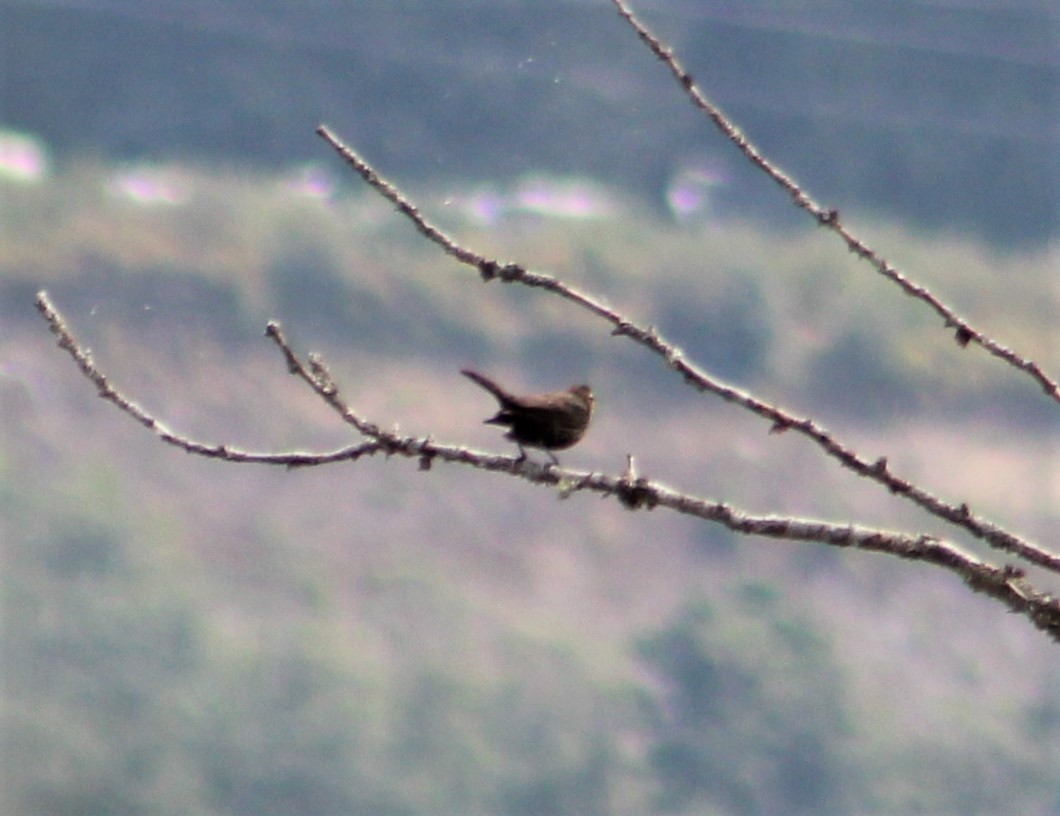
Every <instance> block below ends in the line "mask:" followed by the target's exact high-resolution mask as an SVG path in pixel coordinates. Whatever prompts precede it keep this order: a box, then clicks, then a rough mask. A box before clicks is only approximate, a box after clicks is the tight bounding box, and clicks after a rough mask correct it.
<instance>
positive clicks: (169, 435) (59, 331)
mask: <svg viewBox="0 0 1060 816" xmlns="http://www.w3.org/2000/svg"><path fill="white" fill-rule="evenodd" d="M36 305H37V311H38V312H40V313H41V315H42V316H43V317H44V319H45V320H46V321H47V322H48V327H49V328H50V329H51V331H52V334H54V335H55V336H56V337H58V338H59V348H61V349H63V350H64V351H66V352H67V354H69V355H70V356H71V357H72V358H73V360H74V362H75V363H76V364H77V367H78V368H79V369H80V370H81V373H82V374H84V375H85V376H86V377H87V378H88V379H90V380H91V381H92V382H93V383H94V384H95V386H96V393H97V394H98V395H99V396H100V397H101V398H103V399H105V400H106V401H107V402H109V403H111V404H113V405H115V406H117V407H118V409H119V410H121V411H122V413H124V414H127V415H128V416H131V417H132V418H133V419H135V420H136V421H137V422H139V423H140V424H141V425H143V426H144V427H145V428H147V429H148V430H149V431H151V432H152V433H154V434H155V435H156V436H157V437H158V438H159V439H161V440H162V441H163V442H166V443H167V444H170V445H173V446H174V447H177V448H180V449H181V450H183V451H186V452H188V453H194V454H197V455H199V456H205V457H206V458H208V459H223V460H224V461H226V462H253V463H256V464H264V465H282V466H284V467H287V468H296V467H307V466H310V465H324V464H331V463H333V462H347V461H349V462H352V461H356V460H357V459H360V458H361V457H362V456H371V455H372V454H375V453H378V452H379V451H380V450H381V446H380V444H379V443H378V442H375V441H369V442H365V443H362V444H360V445H351V446H348V447H345V448H339V449H338V450H334V451H329V452H326V453H310V452H305V451H290V452H287V453H257V452H253V451H245V450H241V449H239V448H234V447H232V446H231V445H225V444H221V445H211V444H208V443H206V442H200V441H198V440H195V439H191V438H190V437H187V436H182V435H181V434H178V433H176V432H175V431H171V430H170V429H169V428H167V427H166V426H165V425H164V424H163V423H162V422H160V421H159V420H158V419H156V418H155V417H154V416H152V415H151V414H150V413H148V412H147V411H145V410H144V409H143V408H141V407H140V406H139V405H137V404H136V403H135V402H133V401H132V400H131V399H129V398H128V397H126V396H125V395H124V394H122V393H121V392H120V391H119V390H118V389H117V388H115V387H114V386H112V385H111V384H110V381H109V380H108V379H107V376H106V375H105V374H104V373H103V372H102V371H100V370H99V369H98V368H97V367H96V364H95V362H94V361H93V360H92V355H91V354H90V353H89V351H88V350H87V349H86V348H85V347H84V346H82V345H81V344H80V343H78V342H77V340H76V339H75V338H74V336H73V334H72V333H71V331H70V329H69V328H68V327H67V325H66V321H64V320H63V317H62V315H61V314H59V311H58V310H57V309H56V308H55V306H54V304H52V302H51V298H49V297H48V293H47V292H38V293H37V300H36Z"/></svg>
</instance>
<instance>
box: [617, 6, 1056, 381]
mask: <svg viewBox="0 0 1060 816" xmlns="http://www.w3.org/2000/svg"><path fill="white" fill-rule="evenodd" d="M611 2H612V3H614V4H615V6H616V7H617V8H618V13H619V14H620V15H621V16H622V18H623V19H624V20H626V22H628V23H629V24H630V26H632V28H633V30H634V31H636V32H637V36H638V37H640V39H641V41H642V42H643V43H644V44H645V45H647V46H648V48H649V49H651V51H652V53H654V54H655V56H657V57H658V58H659V59H660V60H662V61H663V62H664V63H665V64H666V66H667V67H668V68H669V69H670V72H671V73H672V74H673V75H674V78H675V79H676V80H677V82H678V84H680V86H681V88H682V89H683V90H684V92H685V93H686V94H688V96H689V98H690V99H691V100H692V103H693V104H694V105H695V106H696V107H697V108H699V109H700V110H701V111H703V112H704V113H705V114H706V115H707V116H708V117H710V120H711V121H712V122H713V123H714V125H715V127H717V128H718V130H719V131H721V133H722V135H723V136H725V138H727V139H728V140H729V141H730V142H732V143H733V144H734V145H735V146H736V148H737V149H738V150H739V151H740V152H741V153H742V154H743V155H744V157H745V158H746V159H747V160H748V161H750V162H751V163H752V164H753V165H754V166H755V167H757V168H758V169H760V170H761V171H762V172H764V173H765V174H766V175H768V176H769V177H770V178H771V179H773V181H775V182H776V183H777V184H778V185H780V187H782V188H783V189H784V190H785V192H787V193H788V195H789V196H791V200H792V202H793V203H794V204H795V206H796V207H799V208H800V209H802V210H805V211H806V212H807V213H809V214H810V215H811V216H813V218H814V219H815V220H816V221H817V223H818V224H819V225H821V226H822V227H826V228H828V229H830V230H831V231H832V232H834V233H835V234H836V235H838V236H839V237H840V238H842V239H843V241H844V242H845V243H846V245H847V249H849V250H850V251H851V252H853V253H854V254H855V255H857V256H858V257H859V258H862V259H863V260H866V261H868V262H869V263H870V264H872V266H873V267H874V268H875V269H876V271H877V272H878V273H879V274H881V275H883V276H884V277H885V278H887V279H888V280H890V281H892V282H893V283H895V284H897V285H898V286H899V287H901V289H902V291H904V292H905V293H906V294H907V295H909V296H911V297H913V298H916V299H917V300H920V301H922V302H924V303H926V304H927V305H928V306H930V307H931V308H932V309H933V310H934V311H935V313H936V314H937V315H939V316H940V317H941V318H942V319H943V321H944V323H945V326H946V328H947V329H953V330H954V338H955V339H956V341H957V343H958V345H960V346H961V347H962V348H964V347H965V346H967V345H968V344H969V343H976V344H977V345H979V346H981V347H982V348H984V349H986V351H987V352H989V353H990V354H992V355H993V356H995V357H997V358H999V359H1001V360H1004V361H1005V362H1006V363H1008V364H1009V365H1011V366H1013V367H1015V368H1017V369H1019V370H1020V371H1023V372H1025V373H1026V374H1028V375H1030V376H1031V377H1033V378H1034V379H1035V380H1036V381H1037V382H1038V384H1039V385H1040V386H1041V387H1042V390H1043V391H1045V393H1046V394H1047V395H1048V396H1049V397H1051V398H1052V399H1053V400H1054V401H1056V402H1060V384H1058V383H1057V381H1056V380H1055V379H1053V378H1052V377H1050V376H1049V375H1048V374H1046V372H1045V371H1044V369H1043V368H1042V367H1041V366H1040V365H1039V364H1038V363H1036V362H1034V361H1033V360H1029V359H1027V358H1025V357H1023V356H1021V355H1020V354H1018V353H1017V352H1015V351H1014V350H1013V349H1010V348H1008V347H1007V346H1004V345H1002V344H1001V343H998V342H997V341H996V340H993V339H992V338H990V337H989V336H987V335H986V334H984V333H983V332H981V331H979V330H978V329H976V328H975V327H974V326H973V325H972V324H971V323H969V322H968V321H967V320H965V319H964V318H963V317H961V316H960V315H958V314H957V313H956V312H955V311H954V310H953V309H952V308H951V307H950V306H947V305H946V304H945V303H944V302H943V301H942V300H940V299H939V298H938V297H936V296H935V295H934V294H932V293H931V292H930V291H929V290H928V289H927V287H925V286H922V285H921V284H919V283H916V282H915V281H913V280H911V279H910V278H909V277H907V276H906V275H905V274H904V273H903V272H902V271H901V270H899V269H898V268H896V267H895V266H893V265H892V264H890V263H888V262H887V260H886V259H885V258H883V257H882V256H880V255H879V254H878V253H876V252H875V251H873V250H872V249H871V248H870V247H869V246H868V245H867V244H866V243H865V242H864V241H862V240H861V239H860V238H858V237H857V236H856V235H855V234H854V233H853V232H851V231H850V230H849V229H848V228H847V227H845V226H843V224H842V223H840V220H839V211H838V210H836V209H826V208H825V207H822V206H821V205H820V204H818V203H817V202H816V201H814V200H813V199H812V198H811V197H810V196H809V195H808V194H807V193H806V192H805V191H804V190H803V189H802V188H801V187H800V186H799V185H798V183H796V182H795V180H794V179H792V178H791V177H790V176H789V175H787V174H786V173H784V172H783V171H782V170H781V169H780V168H778V167H777V166H776V165H774V164H773V163H772V162H770V161H769V160H768V159H766V158H765V157H764V156H763V155H762V154H761V153H760V152H759V150H758V148H756V147H755V146H754V145H753V144H752V143H751V142H750V141H749V140H748V138H747V136H746V135H744V133H743V132H742V131H741V130H740V129H739V128H738V127H736V125H734V124H733V123H732V122H731V121H729V119H728V117H726V116H725V114H723V113H722V112H721V110H719V109H718V108H717V107H716V106H715V105H713V104H712V103H711V102H710V101H709V100H708V99H707V98H706V97H705V96H704V95H703V92H702V91H700V89H699V87H698V86H697V85H696V83H695V80H694V79H693V78H692V75H691V74H689V73H688V72H687V71H686V70H685V69H684V68H683V67H682V66H681V64H680V63H679V62H678V61H677V58H676V57H674V54H673V50H672V49H670V48H667V47H666V46H665V45H663V44H662V42H660V41H659V39H658V38H657V37H656V36H655V35H654V34H652V32H651V31H650V30H649V29H648V27H647V26H646V25H644V23H642V22H641V21H640V20H639V19H638V18H637V16H636V15H635V14H634V13H633V11H632V9H630V8H629V6H628V5H627V4H626V2H625V0H611Z"/></svg>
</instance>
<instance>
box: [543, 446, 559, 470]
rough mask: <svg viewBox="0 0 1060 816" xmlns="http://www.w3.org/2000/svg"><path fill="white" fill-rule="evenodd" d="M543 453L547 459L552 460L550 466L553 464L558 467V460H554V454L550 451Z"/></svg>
mask: <svg viewBox="0 0 1060 816" xmlns="http://www.w3.org/2000/svg"><path fill="white" fill-rule="evenodd" d="M545 453H547V454H548V458H549V459H551V460H552V464H554V465H555V466H556V467H559V459H557V458H556V454H554V453H553V452H552V451H550V450H547V451H545Z"/></svg>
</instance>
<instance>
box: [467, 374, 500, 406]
mask: <svg viewBox="0 0 1060 816" xmlns="http://www.w3.org/2000/svg"><path fill="white" fill-rule="evenodd" d="M460 373H461V374H463V375H464V376H465V377H467V378H468V379H469V380H471V381H472V382H474V383H477V384H478V385H480V386H482V387H483V388H485V389H486V390H487V391H489V392H490V393H491V394H493V396H495V397H496V398H497V400H498V401H499V402H500V403H501V405H502V406H503V405H507V404H508V403H509V402H511V401H512V395H511V394H509V393H508V392H507V391H505V390H504V389H503V388H501V387H500V386H499V385H497V383H495V382H494V381H493V380H491V379H490V378H489V377H487V376H486V375H485V374H479V373H478V372H477V371H473V370H471V369H470V368H462V369H460Z"/></svg>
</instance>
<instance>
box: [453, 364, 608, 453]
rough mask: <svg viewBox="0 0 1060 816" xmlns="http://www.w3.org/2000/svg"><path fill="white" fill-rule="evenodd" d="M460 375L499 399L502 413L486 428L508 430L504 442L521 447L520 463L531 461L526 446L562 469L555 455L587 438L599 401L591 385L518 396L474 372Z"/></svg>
mask: <svg viewBox="0 0 1060 816" xmlns="http://www.w3.org/2000/svg"><path fill="white" fill-rule="evenodd" d="M460 373H461V374H463V375H464V376H465V377H467V378H468V379H469V380H471V381H472V382H474V383H476V384H477V385H479V386H481V387H482V388H485V389H486V390H487V391H489V392H490V393H491V394H493V396H494V397H496V398H497V402H499V403H500V410H499V411H498V412H497V414H496V416H492V417H490V418H489V419H487V420H485V424H486V425H506V426H508V432H507V433H506V434H505V435H504V438H505V439H510V440H511V441H512V442H514V443H515V444H516V445H518V446H519V458H518V459H517V460H516V461H519V462H522V461H523V460H525V459H526V458H527V457H526V451H525V450H524V448H523V446H524V445H525V446H526V447H528V448H539V449H540V450H543V451H545V452H546V453H547V454H548V456H549V458H551V459H552V462H553V463H554V464H555V465H557V466H558V465H559V460H558V459H557V458H556V455H555V454H554V453H553V452H552V451H557V450H566V449H567V448H569V447H571V446H573V445H576V444H577V443H578V442H579V441H580V440H581V438H582V437H583V436H585V431H586V430H587V429H588V427H589V420H590V418H591V417H592V414H593V404H594V401H595V400H594V398H593V391H592V389H591V388H590V387H589V386H588V385H573V386H571V387H570V388H568V389H567V390H566V391H548V392H545V393H541V394H526V395H523V396H518V395H516V394H513V393H511V392H510V391H507V390H505V389H504V388H502V387H501V386H499V385H497V383H495V382H494V381H493V380H491V379H490V378H489V377H487V376H485V375H484V374H479V373H478V372H477V371H473V370H472V369H470V368H464V369H461V370H460Z"/></svg>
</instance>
